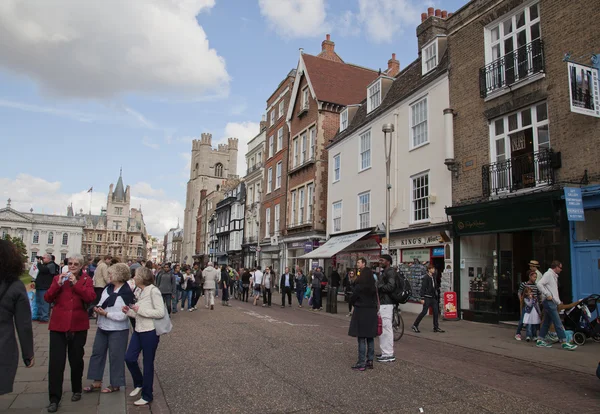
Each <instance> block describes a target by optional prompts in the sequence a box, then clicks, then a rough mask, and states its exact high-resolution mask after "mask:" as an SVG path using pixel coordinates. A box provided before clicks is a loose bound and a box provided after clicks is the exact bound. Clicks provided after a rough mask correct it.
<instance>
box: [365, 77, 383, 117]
mask: <svg viewBox="0 0 600 414" xmlns="http://www.w3.org/2000/svg"><path fill="white" fill-rule="evenodd" d="M380 104H381V79H378V80H377V81H376V82H375V83H374V84H372V85H371V86H369V88H368V89H367V106H368V108H367V112H371V111H372V110H374V109H376V108H377V107H378V106H379V105H380Z"/></svg>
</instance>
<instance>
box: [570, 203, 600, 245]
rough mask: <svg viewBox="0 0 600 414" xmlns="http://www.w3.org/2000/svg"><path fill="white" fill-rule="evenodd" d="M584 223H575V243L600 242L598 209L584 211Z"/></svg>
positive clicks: (599, 213) (599, 212)
mask: <svg viewBox="0 0 600 414" xmlns="http://www.w3.org/2000/svg"><path fill="white" fill-rule="evenodd" d="M584 212H585V213H584V214H585V221H576V222H575V237H576V240H577V241H588V240H600V208H593V209H587V210H584Z"/></svg>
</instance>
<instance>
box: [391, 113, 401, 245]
mask: <svg viewBox="0 0 600 414" xmlns="http://www.w3.org/2000/svg"><path fill="white" fill-rule="evenodd" d="M398 117H399V114H398V111H395V112H394V127H395V128H394V132H393V133H392V137H393V138H394V141H396V145H395V161H394V170H395V173H394V209H393V210H392V212H391V213H390V217H394V216H395V215H396V212H397V210H398V192H399V191H400V188H399V185H398V166H399V157H400V150H399V147H400V143H399V142H398V128H399V126H398ZM388 243H389V242H388Z"/></svg>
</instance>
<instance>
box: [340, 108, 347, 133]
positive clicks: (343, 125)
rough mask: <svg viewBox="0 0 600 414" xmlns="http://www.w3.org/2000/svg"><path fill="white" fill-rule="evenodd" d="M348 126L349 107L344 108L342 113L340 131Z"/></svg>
mask: <svg viewBox="0 0 600 414" xmlns="http://www.w3.org/2000/svg"><path fill="white" fill-rule="evenodd" d="M346 128H348V108H346V109H344V110H343V111H342V113H341V114H340V132H342V131H343V130H345V129H346Z"/></svg>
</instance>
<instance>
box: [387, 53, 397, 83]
mask: <svg viewBox="0 0 600 414" xmlns="http://www.w3.org/2000/svg"><path fill="white" fill-rule="evenodd" d="M398 73H400V61H399V60H397V59H396V54H395V53H392V58H391V59H390V60H388V68H387V71H386V74H387V75H388V76H390V77H392V78H394V77H396V75H397V74H398Z"/></svg>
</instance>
